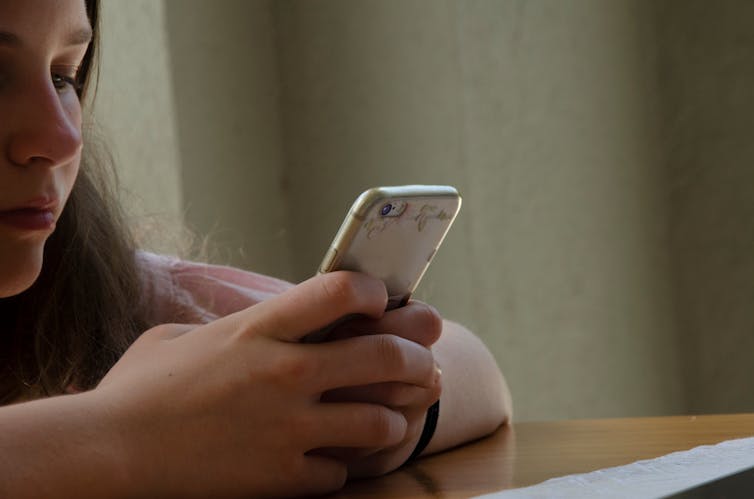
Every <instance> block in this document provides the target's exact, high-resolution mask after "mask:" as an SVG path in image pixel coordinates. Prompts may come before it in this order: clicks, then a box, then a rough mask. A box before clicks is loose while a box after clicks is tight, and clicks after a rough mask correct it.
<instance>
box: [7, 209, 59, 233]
mask: <svg viewBox="0 0 754 499" xmlns="http://www.w3.org/2000/svg"><path fill="white" fill-rule="evenodd" d="M0 224H2V225H6V226H10V227H14V228H16V229H22V230H49V229H53V228H54V227H55V214H54V213H53V211H52V209H48V208H21V209H17V210H8V211H0Z"/></svg>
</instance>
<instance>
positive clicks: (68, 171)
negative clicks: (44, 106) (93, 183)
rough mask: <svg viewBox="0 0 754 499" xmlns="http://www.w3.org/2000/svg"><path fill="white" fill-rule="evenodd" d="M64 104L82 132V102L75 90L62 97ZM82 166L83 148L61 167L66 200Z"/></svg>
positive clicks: (69, 115)
mask: <svg viewBox="0 0 754 499" xmlns="http://www.w3.org/2000/svg"><path fill="white" fill-rule="evenodd" d="M62 104H63V107H64V108H65V110H66V113H67V114H68V118H69V120H70V122H71V124H72V125H73V126H75V127H76V128H78V130H79V133H81V128H82V126H81V125H82V112H81V103H80V102H79V99H78V96H77V95H76V93H75V92H74V91H69V92H67V93H66V94H64V95H63V97H62ZM80 167H81V149H79V152H78V154H76V156H75V157H74V158H73V159H71V161H70V162H69V163H68V164H66V165H65V166H63V167H61V168H60V175H61V177H62V178H61V181H62V185H63V186H64V189H65V191H64V193H63V196H64V200H67V199H68V197H69V195H70V194H71V190H72V189H73V185H74V184H75V183H76V177H77V176H78V173H79V168H80Z"/></svg>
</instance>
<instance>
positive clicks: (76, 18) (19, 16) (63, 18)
mask: <svg viewBox="0 0 754 499" xmlns="http://www.w3.org/2000/svg"><path fill="white" fill-rule="evenodd" d="M87 29H89V20H88V18H87V14H86V3H85V1H84V0H0V32H4V33H9V34H12V35H14V36H15V37H17V38H18V39H19V41H20V42H21V43H22V44H26V43H33V44H35V45H36V44H38V43H46V44H69V42H74V41H76V40H74V38H81V36H80V35H81V34H82V30H87Z"/></svg>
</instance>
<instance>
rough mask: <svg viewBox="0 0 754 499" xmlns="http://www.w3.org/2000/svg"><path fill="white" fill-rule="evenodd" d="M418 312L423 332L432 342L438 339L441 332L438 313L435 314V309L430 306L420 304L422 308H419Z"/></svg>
mask: <svg viewBox="0 0 754 499" xmlns="http://www.w3.org/2000/svg"><path fill="white" fill-rule="evenodd" d="M418 312H419V317H420V321H421V324H422V327H423V328H424V330H425V331H427V332H428V333H429V334H430V336H431V337H432V338H433V339H434V340H437V339H439V338H440V333H441V332H442V317H441V316H440V314H439V312H437V309H435V308H434V307H432V306H430V305H426V304H422V306H421V307H419V310H418Z"/></svg>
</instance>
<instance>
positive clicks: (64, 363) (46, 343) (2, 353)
mask: <svg viewBox="0 0 754 499" xmlns="http://www.w3.org/2000/svg"><path fill="white" fill-rule="evenodd" d="M98 4H99V2H98V0H86V10H87V14H88V16H89V21H90V23H91V26H92V29H93V32H94V37H93V39H92V42H91V44H90V46H89V48H88V49H87V52H86V55H85V56H84V60H83V61H82V64H81V67H80V69H79V72H78V76H77V84H78V85H77V92H78V94H79V98H80V99H82V102H83V100H84V98H85V97H87V95H86V94H87V92H90V91H91V90H92V89H91V88H90V87H91V85H92V82H93V80H96V77H95V78H93V75H95V74H96V56H97V52H96V49H97V42H98V36H99V24H98V14H99V5H98ZM89 101H91V99H89ZM84 137H85V138H84V144H85V145H84V150H83V152H82V160H81V168H80V171H79V176H78V179H77V180H76V183H75V185H74V187H73V190H72V191H71V195H70V197H69V199H68V202H67V204H66V207H65V209H64V210H63V213H62V215H61V217H60V219H59V220H58V222H57V228H56V230H55V232H54V233H53V234H52V235H51V236H50V238H49V239H48V240H47V242H46V244H45V250H44V261H43V264H42V270H41V273H40V276H39V278H38V279H37V280H36V282H35V283H34V284H33V285H32V286H31V287H30V288H29V289H28V290H26V291H24V292H23V293H21V294H19V295H17V296H13V297H10V298H4V299H0V368H1V369H3V371H4V372H3V375H2V378H0V403H7V402H10V401H13V400H18V399H19V398H34V397H40V396H45V395H54V394H59V393H64V392H66V391H67V390H69V389H70V388H71V387H73V388H75V389H78V390H85V389H89V388H93V387H94V386H96V384H97V383H98V381H99V380H100V379H101V378H102V376H103V375H104V374H105V373H106V372H107V371H108V370H109V369H110V367H111V366H112V365H113V364H114V363H115V362H116V361H117V359H118V358H119V357H120V356H121V355H122V354H123V352H124V351H125V350H126V349H127V348H128V346H129V345H130V344H131V343H132V342H133V340H134V339H135V338H136V337H137V336H138V334H139V332H140V331H143V330H144V328H145V327H146V323H145V321H144V320H143V319H142V316H143V314H142V313H141V312H140V310H141V307H140V299H139V297H140V283H139V274H138V269H137V265H136V262H135V246H134V243H133V239H132V237H131V234H130V233H129V231H128V228H127V226H126V224H125V221H124V220H125V218H124V216H123V213H122V212H121V209H120V208H119V206H118V204H117V202H116V201H117V198H116V191H115V189H114V188H113V183H112V180H111V177H112V175H113V173H112V171H111V164H112V163H111V162H110V161H109V155H108V154H106V151H105V150H104V149H103V148H102V147H98V144H97V142H96V141H95V140H94V139H93V137H92V136H91V129H89V128H88V127H85V129H84Z"/></svg>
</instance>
